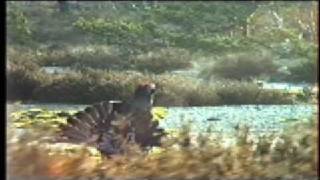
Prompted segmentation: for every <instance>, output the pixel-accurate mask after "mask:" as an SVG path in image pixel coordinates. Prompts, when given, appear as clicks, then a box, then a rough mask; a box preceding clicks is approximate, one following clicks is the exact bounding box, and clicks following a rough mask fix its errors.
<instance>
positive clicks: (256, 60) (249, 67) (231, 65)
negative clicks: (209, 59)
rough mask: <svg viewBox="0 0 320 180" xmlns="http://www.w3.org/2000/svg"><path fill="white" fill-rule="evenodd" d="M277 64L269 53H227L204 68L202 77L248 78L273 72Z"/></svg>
mask: <svg viewBox="0 0 320 180" xmlns="http://www.w3.org/2000/svg"><path fill="white" fill-rule="evenodd" d="M276 70H277V66H276V65H275V64H274V63H273V61H272V57H271V56H270V55H269V54H262V53H261V54H260V53H240V54H232V55H227V56H225V57H223V58H221V59H219V60H218V61H217V62H215V63H214V64H213V66H211V67H209V68H207V69H204V70H203V71H202V73H201V74H202V76H203V77H204V78H207V79H208V78H211V77H219V78H226V79H235V80H249V79H250V78H252V77H258V76H261V75H270V74H272V73H275V72H276Z"/></svg>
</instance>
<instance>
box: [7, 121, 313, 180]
mask: <svg viewBox="0 0 320 180" xmlns="http://www.w3.org/2000/svg"><path fill="white" fill-rule="evenodd" d="M316 123H317V122H316V119H315V121H312V122H311V123H310V122H307V123H299V124H296V125H293V127H291V129H289V130H287V131H285V133H283V134H279V135H276V134H274V135H271V136H268V137H263V138H260V139H259V141H257V142H256V143H253V142H251V141H250V140H249V135H250V134H249V131H248V129H246V128H242V129H241V130H239V132H238V133H237V135H235V137H236V142H237V143H235V144H234V145H231V146H228V147H226V146H223V145H222V139H221V138H219V137H216V138H210V137H209V136H207V135H202V136H199V137H198V139H197V144H192V143H191V144H190V143H188V140H190V139H191V138H192V137H191V135H190V133H189V132H188V129H185V130H182V131H181V132H180V133H179V135H178V136H176V137H171V138H168V139H167V140H166V141H164V145H163V147H162V148H161V149H160V148H158V149H153V150H152V151H150V152H142V151H141V150H139V148H138V147H137V146H136V145H130V146H128V151H127V152H126V153H125V154H124V155H117V156H114V157H112V158H106V157H102V156H100V155H99V153H94V152H92V149H91V150H90V149H88V148H87V147H85V146H78V147H77V148H72V147H71V146H70V145H67V146H63V145H62V144H61V145H59V144H58V145H56V147H59V148H58V149H60V150H59V151H58V150H57V148H53V145H52V144H51V145H49V144H48V143H45V141H44V140H41V139H43V137H44V133H45V132H47V130H46V129H44V130H40V129H38V131H33V132H32V133H30V134H29V135H28V134H25V135H23V137H24V138H23V139H17V138H16V139H15V138H14V136H15V135H16V134H15V133H14V131H13V130H12V131H9V132H10V133H9V136H8V138H10V139H9V141H8V167H9V168H8V170H9V171H8V173H9V176H10V175H15V176H22V177H29V176H49V177H105V178H107V177H115V179H117V178H119V177H121V178H148V179H156V178H159V177H162V178H164V179H168V178H173V179H210V178H212V177H226V178H231V177H233V178H245V177H261V178H263V177H270V178H271V177H273V178H276V177H284V176H288V175H290V176H294V177H297V176H305V177H309V176H313V177H315V176H317V168H318V166H317V164H318V160H317V159H318V158H317V151H318V150H317V145H316V142H317V138H318V137H317V129H316V127H317V126H316ZM296 132H299V133H296ZM49 135H50V134H49ZM40 137H41V138H40ZM14 139H15V141H14ZM35 140H36V141H35ZM188 144H189V145H188ZM62 147H65V149H64V150H61V148H62ZM116 177H117V178H116ZM259 179H260V178H259Z"/></svg>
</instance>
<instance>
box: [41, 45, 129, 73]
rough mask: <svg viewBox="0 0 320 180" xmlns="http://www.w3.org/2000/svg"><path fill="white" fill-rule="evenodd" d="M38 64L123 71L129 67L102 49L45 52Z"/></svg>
mask: <svg viewBox="0 0 320 180" xmlns="http://www.w3.org/2000/svg"><path fill="white" fill-rule="evenodd" d="M40 63H41V65H45V66H73V67H92V68H97V69H123V68H128V67H127V66H128V65H129V63H128V62H125V61H123V60H122V59H120V58H119V57H118V56H116V55H113V54H112V52H110V51H108V50H107V49H104V48H102V47H100V48H99V47H92V48H90V49H89V48H88V49H80V50H78V51H75V52H71V51H70V50H55V51H52V52H46V53H45V54H44V56H43V57H42V59H41V62H40Z"/></svg>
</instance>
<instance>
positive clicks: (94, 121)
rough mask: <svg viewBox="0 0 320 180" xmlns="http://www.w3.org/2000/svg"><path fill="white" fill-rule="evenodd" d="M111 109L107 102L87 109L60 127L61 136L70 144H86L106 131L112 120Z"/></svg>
mask: <svg viewBox="0 0 320 180" xmlns="http://www.w3.org/2000/svg"><path fill="white" fill-rule="evenodd" d="M110 108H112V107H111V106H110V104H109V103H108V102H105V101H104V102H101V103H98V104H94V105H93V106H89V107H87V108H86V109H85V110H84V111H80V112H78V113H76V114H75V115H74V116H72V117H69V118H68V119H67V124H66V125H63V127H61V132H62V136H63V137H64V138H66V139H67V140H69V141H70V142H80V143H81V142H87V141H88V140H89V141H90V139H92V137H94V136H97V135H99V134H101V132H106V131H108V128H110V124H111V120H112V119H113V118H112V117H113V116H112V114H110V113H111V112H112V110H110Z"/></svg>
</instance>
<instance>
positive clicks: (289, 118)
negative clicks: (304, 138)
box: [160, 105, 317, 133]
mask: <svg viewBox="0 0 320 180" xmlns="http://www.w3.org/2000/svg"><path fill="white" fill-rule="evenodd" d="M316 113H317V107H316V105H240V106H216V107H183V108H182V107H172V108H169V113H168V116H167V117H166V119H165V120H164V121H162V122H161V123H160V126H161V127H163V128H172V129H180V128H181V127H182V124H185V123H188V122H190V123H191V131H192V132H205V131H207V129H208V128H209V127H211V130H212V131H214V132H230V131H233V130H234V129H235V127H236V126H237V125H238V124H240V125H241V124H242V125H244V124H245V125H247V126H248V127H249V128H250V131H252V132H257V133H264V132H270V131H280V130H282V129H283V128H284V127H286V126H287V125H288V124H290V122H298V121H303V120H308V119H310V118H311V117H312V116H313V115H315V114H316Z"/></svg>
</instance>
